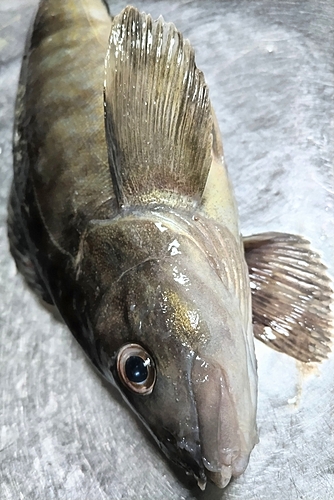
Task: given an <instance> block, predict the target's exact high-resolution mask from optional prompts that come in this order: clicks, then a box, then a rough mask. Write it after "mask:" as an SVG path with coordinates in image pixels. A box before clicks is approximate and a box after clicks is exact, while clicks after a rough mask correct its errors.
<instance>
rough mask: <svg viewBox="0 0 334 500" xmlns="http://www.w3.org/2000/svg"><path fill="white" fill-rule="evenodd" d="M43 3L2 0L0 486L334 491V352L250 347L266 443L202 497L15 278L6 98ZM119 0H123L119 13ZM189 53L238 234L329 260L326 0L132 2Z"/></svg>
mask: <svg viewBox="0 0 334 500" xmlns="http://www.w3.org/2000/svg"><path fill="white" fill-rule="evenodd" d="M36 4H37V1H36V0H0V64H1V67H0V110H1V111H0V163H1V181H0V196H1V207H0V217H1V229H0V231H1V235H0V293H1V299H0V328H1V339H0V341H1V342H0V363H1V364H0V384H1V385H0V387H1V406H0V450H1V451H0V462H1V464H0V498H1V500H12V499H13V500H21V499H48V500H49V499H50V500H51V499H71V500H74V499H76V500H83V499H90V500H106V499H115V500H116V499H126V500H127V499H129V500H132V499H136V500H139V499H144V500H146V499H147V500H148V499H154V500H159V499H168V500H169V499H170V500H172V499H173V500H174V499H178V500H181V499H183V500H185V499H187V500H188V499H189V500H190V499H210V500H211V499H212V500H215V499H229V500H232V499H243V500H251V499H270V500H281V499H283V500H285V499H292V500H296V499H307V500H316V499H319V500H326V499H328V500H329V499H331V498H333V496H334V439H333V418H334V417H333V406H334V392H333V380H334V377H333V375H334V356H331V358H330V359H329V360H328V361H326V362H324V363H323V364H322V365H321V366H319V367H316V368H311V367H305V366H303V365H302V364H301V363H298V362H296V361H294V360H293V359H289V358H288V357H287V356H285V355H284V354H279V353H276V352H274V351H271V350H270V349H269V348H267V347H266V346H263V345H260V344H259V343H257V344H256V349H257V357H258V364H259V414H258V426H259V432H260V443H259V445H258V446H257V447H256V449H255V450H254V452H253V454H252V456H251V461H250V465H249V467H248V469H247V471H246V473H245V474H244V475H243V476H242V477H241V478H239V479H238V480H236V481H234V482H233V484H231V486H230V487H228V489H226V490H225V491H224V492H223V491H219V490H217V489H215V488H214V487H213V486H209V487H208V488H207V491H206V492H204V493H201V492H200V491H199V489H198V488H197V486H195V484H194V482H193V481H192V480H190V479H187V478H186V477H185V476H184V475H183V473H179V472H178V471H177V470H176V469H175V468H174V467H173V466H170V464H169V463H168V462H167V460H166V459H164V457H163V456H162V455H161V453H160V452H159V450H158V449H157V447H156V445H155V444H154V443H153V442H152V440H151V438H150V437H149V436H148V434H147V433H146V431H145V430H144V429H143V428H142V426H141V424H140V423H139V422H138V421H137V419H136V418H135V417H134V416H133V415H132V414H131V413H130V411H128V409H127V408H126V407H125V406H124V404H123V403H122V402H121V400H120V397H119V396H118V395H117V394H116V393H115V392H114V391H113V390H109V389H108V388H107V387H106V386H105V384H104V383H103V382H102V381H101V380H100V378H99V377H98V376H97V375H96V374H95V372H94V371H93V369H92V368H91V366H90V364H89V363H88V361H87V360H86V359H85V357H84V355H83V353H82V352H81V350H80V349H79V348H78V346H77V345H76V343H75V341H74V340H73V339H72V337H71V335H70V333H69V331H68V330H67V329H66V328H65V327H64V326H62V324H61V323H59V322H57V321H56V320H55V319H54V318H53V317H51V316H50V315H49V314H48V312H47V311H46V310H45V309H44V308H43V307H42V306H41V305H40V304H39V303H38V302H37V301H36V299H35V298H34V296H33V294H32V293H31V292H30V290H28V289H27V288H26V286H25V285H24V283H23V281H22V279H21V277H20V276H19V275H18V274H17V272H16V269H15V265H14V262H13V261H12V259H11V258H10V256H9V253H8V244H7V240H6V223H5V221H6V202H7V196H8V189H9V185H10V181H11V177H12V173H11V166H12V156H11V134H12V121H13V110H14V98H15V92H16V85H17V80H18V74H19V67H20V62H21V61H20V60H21V55H22V50H23V45H24V39H25V34H26V31H27V28H28V25H29V22H30V19H31V16H32V14H33V8H34V7H35V6H36ZM125 5H126V2H121V1H117V2H114V3H113V5H112V12H114V13H116V12H118V11H119V10H120V9H121V8H122V7H124V6H125ZM136 5H137V6H138V7H140V8H142V9H143V10H145V11H146V12H148V11H149V12H151V13H152V14H153V16H155V17H156V16H158V15H160V14H163V15H164V17H165V19H167V20H169V21H173V22H175V24H176V25H177V26H178V28H179V29H180V30H181V31H183V33H184V34H185V36H186V37H188V38H190V40H191V42H192V43H193V45H194V46H195V48H196V51H197V62H198V65H199V67H200V68H201V69H203V70H204V72H205V75H206V78H207V81H208V83H209V86H210V90H211V98H212V101H213V103H214V106H215V110H216V113H217V116H218V120H219V123H220V127H221V130H222V133H223V138H224V146H225V154H226V161H227V164H228V166H229V170H230V174H231V177H232V180H233V183H234V186H235V191H236V196H237V200H238V203H239V207H240V217H241V227H242V231H243V234H250V233H254V232H261V231H266V230H281V231H290V232H295V233H299V234H302V235H304V236H306V237H307V238H308V239H310V240H311V241H312V245H313V246H314V248H316V249H318V250H319V251H321V253H322V255H323V258H324V260H325V262H326V264H327V265H328V267H329V268H330V271H331V273H332V274H333V271H334V257H333V256H334V251H333V250H334V248H333V247H334V229H333V189H334V185H333V123H334V113H333V101H332V100H331V99H332V98H333V87H334V76H333V47H334V39H333V26H332V23H333V16H334V12H333V10H334V7H333V6H334V4H333V1H332V0H328V1H326V0H324V1H319V0H305V1H293V0H280V1H279V0H274V1H272V0H252V1H229V0H226V1H205V2H204V1H202V2H199V1H198V2H196V1H180V0H179V1H175V0H168V1H156V2H153V1H151V2H149V1H138V2H136Z"/></svg>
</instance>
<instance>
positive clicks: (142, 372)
mask: <svg viewBox="0 0 334 500" xmlns="http://www.w3.org/2000/svg"><path fill="white" fill-rule="evenodd" d="M144 363H145V361H144V360H143V359H142V358H140V357H139V356H130V357H129V358H128V359H127V360H126V362H125V373H126V376H127V377H128V379H129V380H130V381H131V382H135V383H137V384H140V383H141V382H145V380H146V379H147V375H148V371H147V367H146V366H145V364H144Z"/></svg>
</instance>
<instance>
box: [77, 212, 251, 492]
mask: <svg viewBox="0 0 334 500" xmlns="http://www.w3.org/2000/svg"><path fill="white" fill-rule="evenodd" d="M83 255H84V257H83V260H82V270H81V273H82V274H83V275H85V276H86V279H87V276H89V277H90V280H91V283H92V282H93V280H95V281H96V284H95V285H93V286H92V287H91V288H92V289H94V290H96V289H98V290H99V292H98V299H96V293H95V296H94V297H95V298H94V301H93V302H92V309H94V311H93V312H92V313H91V317H92V329H93V334H92V336H93V342H94V345H95V349H97V351H98V355H97V357H96V359H97V361H95V363H96V364H97V365H98V368H99V369H100V371H101V372H102V373H103V375H104V376H105V377H106V378H107V379H108V380H110V381H111V382H112V383H114V384H115V385H116V386H117V387H118V389H119V390H120V392H121V393H122V395H123V397H124V398H125V399H126V401H127V402H128V403H129V405H130V406H131V407H132V408H133V410H134V411H135V412H136V413H137V415H138V416H139V417H140V419H141V420H142V421H143V422H144V424H145V425H146V427H147V428H148V429H149V431H150V432H151V434H152V435H153V437H154V438H155V440H156V441H157V442H158V444H159V446H160V448H161V449H162V450H163V451H164V453H165V454H166V455H167V456H168V457H169V458H170V459H171V460H172V461H173V462H175V463H176V464H178V465H180V466H182V467H183V468H184V469H186V471H188V472H189V473H192V474H194V476H195V477H196V478H197V480H198V482H199V485H200V486H204V485H205V483H206V478H207V477H208V478H210V479H211V480H212V481H213V482H215V483H216V484H217V485H218V486H220V487H224V486H225V485H226V484H227V483H228V482H229V481H230V479H231V477H232V476H238V475H240V474H241V473H242V472H243V471H244V469H245V468H246V466H247V463H248V458H249V454H250V452H251V449H252V448H253V446H254V444H255V442H256V429H255V411H256V369H255V367H254V366H252V362H253V353H252V352H249V349H252V344H250V343H249V338H248V337H247V336H248V335H249V331H246V330H247V328H248V330H249V328H250V324H248V320H247V321H246V322H245V320H244V318H243V315H242V314H241V313H240V307H239V301H238V298H236V297H235V296H234V295H235V294H234V295H233V293H232V292H231V290H229V289H228V287H226V286H225V284H224V283H223V282H222V280H221V278H220V277H219V273H218V274H217V272H216V271H217V270H216V269H215V268H214V266H213V265H212V264H210V262H209V260H208V258H207V253H206V251H205V249H203V248H202V247H201V244H200V243H199V242H198V241H197V240H196V239H195V238H194V237H193V236H191V235H189V233H188V232H187V231H186V230H185V228H180V227H178V225H177V224H176V223H174V222H170V221H169V222H166V221H164V220H163V221H162V222H161V219H159V218H157V217H155V216H154V215H152V216H150V217H148V216H145V217H144V216H142V215H141V216H138V214H137V215H136V214H135V215H133V214H132V215H129V216H127V217H122V218H119V219H116V220H115V221H112V222H110V221H106V222H104V221H103V222H99V223H98V224H96V225H95V227H92V228H91V231H90V232H89V234H88V235H87V236H86V241H85V244H84V247H83Z"/></svg>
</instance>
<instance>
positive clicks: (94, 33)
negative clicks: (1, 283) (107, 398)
mask: <svg viewBox="0 0 334 500" xmlns="http://www.w3.org/2000/svg"><path fill="white" fill-rule="evenodd" d="M285 236H286V235H285ZM291 238H292V237H290V240H289V242H290V243H291V241H292V239H291ZM9 240H10V245H11V251H12V254H13V256H14V258H15V260H16V263H17V267H18V269H19V270H20V271H21V272H22V273H23V275H24V276H25V278H26V280H27V282H28V283H29V284H30V286H31V287H32V288H33V289H34V290H35V291H36V292H37V293H38V294H39V296H40V297H42V298H43V299H44V300H45V301H46V302H49V303H50V304H54V305H55V306H56V307H57V308H58V310H59V312H60V314H61V315H62V317H63V319H64V321H65V322H66V324H67V325H68V327H69V328H70V330H71V332H72V333H73V335H74V336H75V338H76V339H77V340H78V342H79V343H80V344H81V346H82V347H83V349H84V350H85V352H86V354H87V355H88V357H89V358H90V359H91V361H92V362H93V364H94V365H95V366H96V368H97V369H98V370H99V371H100V373H101V374H102V375H103V376H104V377H105V378H106V379H107V380H108V381H109V382H111V383H112V384H114V385H115V386H116V387H118V389H119V390H120V392H121V393H122V395H123V397H124V398H125V400H126V401H127V402H128V403H129V405H130V406H131V407H132V408H133V409H134V411H135V412H136V413H137V415H138V416H139V418H140V419H141V420H142V421H143V422H144V424H145V425H146V426H147V428H148V429H149V430H150V432H151V433H152V435H153V436H154V438H155V439H156V441H157V442H158V444H159V446H160V447H161V448H162V450H163V451H164V452H165V453H166V454H167V455H168V456H169V457H170V458H171V459H172V460H173V461H174V462H175V463H177V464H179V465H181V466H182V467H183V468H184V469H185V470H186V471H188V472H190V473H192V474H194V476H195V477H196V478H197V480H198V483H199V485H200V486H201V487H205V483H206V481H207V479H208V478H209V479H211V480H212V481H213V482H214V483H215V484H216V485H217V486H219V487H224V486H226V484H228V482H229V481H230V479H231V477H232V476H239V475H240V474H241V473H242V472H243V471H244V470H245V468H246V466H247V463H248V460H249V455H250V453H251V450H252V449H253V447H254V445H255V444H256V442H257V430H256V399H257V373H256V359H255V353H254V342H253V327H252V317H253V318H254V310H253V312H252V307H251V290H253V291H254V290H257V292H258V295H255V300H256V298H259V301H260V302H261V300H262V298H263V294H266V295H268V296H270V290H269V293H268V290H267V288H266V286H265V285H268V286H269V288H270V286H271V284H272V283H271V281H270V279H269V281H268V279H267V280H266V279H262V278H261V279H260V283H257V280H258V276H259V273H256V272H255V271H254V270H256V269H257V268H258V267H259V265H260V264H259V262H261V259H262V257H263V251H265V250H267V249H268V248H271V249H272V252H274V253H275V252H276V253H277V251H278V250H279V249H280V248H283V250H282V252H283V253H284V252H285V250H284V245H285V243H286V241H287V240H288V238H287V237H284V236H283V237H282V235H276V234H268V235H265V236H264V237H257V238H255V239H254V238H253V239H249V240H246V241H243V240H242V238H241V236H240V230H239V226H238V214H237V208H236V204H235V200H234V196H233V191H232V188H231V184H230V182H229V178H228V174H227V170H226V167H225V165H224V160H223V150H222V144H221V139H220V132H219V128H218V125H217V121H216V118H215V115H214V112H213V110H212V106H211V103H210V100H209V95H208V89H207V85H206V83H205V80H204V76H203V74H202V73H201V72H200V71H199V70H198V69H197V67H196V65H195V62H194V52H193V50H192V48H191V46H190V44H189V42H188V41H185V40H184V39H183V37H182V35H181V34H180V33H179V32H178V31H177V29H176V28H175V26H174V25H172V24H167V23H165V22H164V21H163V20H162V18H159V20H157V21H154V20H152V18H151V17H150V16H149V15H145V14H140V13H139V12H138V11H137V10H136V9H135V8H133V7H127V8H126V9H124V11H122V12H121V13H120V14H119V15H117V16H116V17H115V18H113V19H112V18H111V17H110V15H109V13H108V11H107V9H106V7H105V6H104V5H103V4H102V3H101V2H100V1H98V0H90V1H88V0H84V1H83V2H79V1H77V0H70V1H68V2H60V1H57V2H56V1H46V0H42V1H41V2H40V4H39V7H38V11H37V14H36V18H35V21H34V24H33V26H32V30H31V33H30V34H29V36H28V41H27V46H26V56H25V59H24V61H23V65H22V71H21V77H20V83H19V89H18V97H17V106H16V124H15V131H14V180H13V185H12V191H11V196H10V203H9ZM293 241H294V243H293V244H291V245H290V247H289V248H290V254H289V252H288V253H286V255H287V259H286V260H287V262H288V264H287V266H288V267H289V266H290V268H291V269H295V272H297V271H296V265H295V261H296V255H297V254H298V259H299V262H300V260H301V255H304V259H310V260H311V259H313V261H315V262H316V265H317V268H318V270H319V272H318V275H319V276H321V278H322V284H321V287H322V288H321V287H320V288H321V293H322V296H323V299H322V301H319V302H321V305H322V308H323V309H321V311H322V314H323V323H322V330H320V333H319V344H321V345H322V349H323V350H322V351H321V350H320V351H318V350H317V349H315V351H316V353H318V355H319V357H320V358H321V357H323V356H325V355H326V354H327V352H328V348H327V344H326V342H324V341H323V340H324V338H325V340H326V341H327V340H328V339H327V337H326V333H325V332H326V327H327V326H328V325H329V320H328V318H327V312H328V303H329V295H330V287H329V284H328V280H327V279H326V278H325V277H324V267H323V266H322V265H321V264H320V263H319V262H318V258H317V256H316V255H315V254H314V253H313V254H312V255H311V253H310V252H309V250H308V249H307V245H306V244H305V242H304V241H303V240H301V239H300V238H297V239H295V240H293ZM244 247H245V249H246V257H247V255H248V259H247V262H248V267H247V264H246V260H245V251H244ZM277 249H278V250H277ZM291 262H292V263H291ZM248 268H249V269H250V270H251V278H252V283H253V287H252V288H251V286H250V281H249V275H248ZM290 268H289V269H290ZM297 268H298V265H297ZM252 273H253V274H252ZM304 281H305V280H304ZM275 282H276V281H275ZM254 283H255V285H254ZM268 283H269V284H268ZM313 286H314V287H317V286H318V285H316V284H314V285H313ZM319 286H320V285H319ZM319 286H318V288H319ZM297 293H299V294H300V285H298V287H297V290H296V294H297ZM319 293H320V292H319ZM319 293H318V296H319ZM285 296H287V294H285ZM253 297H254V294H253ZM260 299H261V300H260ZM262 302H263V300H262ZM276 313H277V308H276V310H275V313H273V314H272V316H274V318H273V317H272V316H269V319H268V315H266V314H265V313H264V314H261V313H258V315H257V316H256V318H257V325H256V328H257V329H258V336H259V337H260V338H261V335H262V336H263V332H268V328H272V329H274V322H275V321H276V323H277V321H278V319H277V317H276ZM317 313H318V315H319V309H318V310H317ZM281 316H282V317H284V318H286V316H285V315H282V314H281ZM264 318H266V319H265V321H268V323H267V324H264V323H263V322H264ZM311 319H312V321H314V319H313V317H312V318H311ZM309 321H311V320H310V319H309ZM264 328H267V330H265V329H264ZM267 337H268V336H267ZM306 337H307V339H308V340H309V336H308V335H306ZM262 340H264V341H268V338H262ZM320 340H321V342H320ZM313 342H316V341H314V340H313ZM316 344H317V342H316ZM309 345H310V343H308V344H307V347H306V348H305V349H306V357H307V356H308V355H309V354H308V353H309V352H310V351H311V350H310V349H309ZM324 346H325V347H324ZM316 347H317V345H316ZM275 348H277V349H280V350H283V347H282V342H280V341H278V342H277V345H275ZM290 350H291V348H290ZM292 350H293V349H292ZM289 354H291V352H289ZM292 354H293V352H292ZM306 360H309V358H307V359H306Z"/></svg>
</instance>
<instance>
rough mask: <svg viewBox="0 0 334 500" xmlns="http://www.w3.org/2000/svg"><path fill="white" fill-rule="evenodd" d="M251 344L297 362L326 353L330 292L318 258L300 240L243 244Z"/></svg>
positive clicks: (260, 239)
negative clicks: (249, 291) (250, 305)
mask: <svg viewBox="0 0 334 500" xmlns="http://www.w3.org/2000/svg"><path fill="white" fill-rule="evenodd" d="M244 247H245V256H246V261H247V264H248V269H249V276H250V282H251V289H252V301H253V328H254V335H255V337H256V338H257V339H259V340H261V341H262V342H264V343H266V344H268V345H269V346H271V347H273V348H274V349H276V350H278V351H281V352H284V353H286V354H288V355H289V356H292V357H294V358H296V359H298V360H300V361H304V362H309V361H321V360H323V359H324V358H326V357H327V356H328V354H329V352H330V347H329V345H330V342H331V340H330V337H331V335H332V332H333V311H332V310H331V304H332V300H333V289H332V285H331V281H330V279H329V278H328V276H327V274H326V267H325V266H324V264H322V262H321V260H320V256H319V255H318V254H317V253H316V252H314V251H313V250H311V249H310V247H309V242H308V241H307V240H305V239H303V238H301V237H300V236H295V235H293V234H284V233H264V234H259V235H255V236H251V237H248V238H244Z"/></svg>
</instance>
